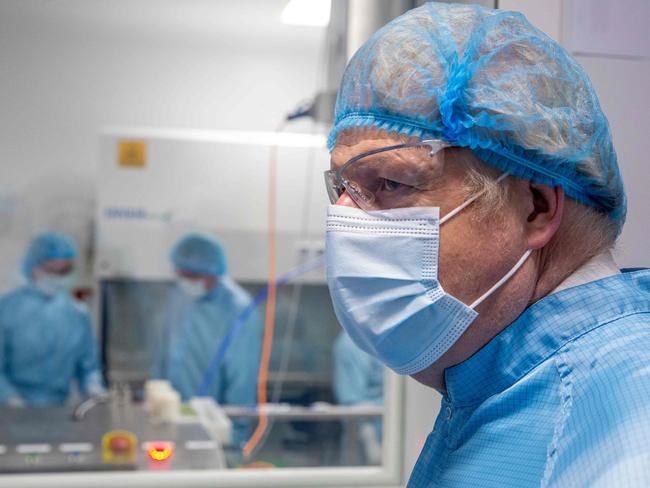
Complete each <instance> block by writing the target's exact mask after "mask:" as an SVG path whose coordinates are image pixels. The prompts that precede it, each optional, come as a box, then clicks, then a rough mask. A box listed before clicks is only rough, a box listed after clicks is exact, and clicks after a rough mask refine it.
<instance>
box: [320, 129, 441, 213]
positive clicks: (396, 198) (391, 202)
mask: <svg viewBox="0 0 650 488" xmlns="http://www.w3.org/2000/svg"><path fill="white" fill-rule="evenodd" d="M446 147H449V144H448V143H447V142H445V141H442V140H439V139H427V140H423V141H417V142H410V143H405V144H397V145H395V146H388V147H382V148H379V149H374V150H372V151H367V152H364V153H362V154H359V155H357V156H355V157H353V158H352V159H350V160H348V161H347V162H346V163H345V164H343V165H342V166H340V167H339V168H336V169H331V170H328V171H325V185H326V187H327V194H328V196H329V199H330V202H331V203H336V202H337V201H338V199H339V198H340V197H341V195H342V194H343V192H347V193H348V194H349V195H350V197H351V198H352V199H353V200H354V201H355V203H356V204H357V205H358V206H359V207H360V208H362V209H364V210H384V209H389V208H399V207H409V206H415V205H416V204H417V203H416V202H417V197H418V196H419V195H420V194H421V192H423V191H427V190H432V189H434V183H435V175H436V173H437V172H438V171H439V169H440V161H438V160H437V159H436V158H434V156H435V154H436V153H438V152H439V151H441V150H442V149H444V148H446ZM437 170H438V171H437Z"/></svg>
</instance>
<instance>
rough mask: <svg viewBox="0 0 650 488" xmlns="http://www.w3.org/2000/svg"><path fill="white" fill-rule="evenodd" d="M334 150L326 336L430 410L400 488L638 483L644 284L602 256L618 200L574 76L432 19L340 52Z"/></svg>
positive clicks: (616, 230)
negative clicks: (410, 390) (377, 365)
mask: <svg viewBox="0 0 650 488" xmlns="http://www.w3.org/2000/svg"><path fill="white" fill-rule="evenodd" d="M621 96H624V95H623V94H621ZM328 145H329V148H330V151H331V169H330V170H329V171H327V172H326V175H325V176H326V187H327V191H328V194H329V197H330V202H331V205H330V206H329V208H328V216H327V234H326V236H327V237H326V256H327V281H328V286H329V290H330V294H331V296H332V301H333V305H334V309H335V312H336V315H337V317H338V320H339V322H340V323H341V325H342V326H343V327H344V329H345V330H346V332H347V333H348V335H349V336H350V338H351V339H352V340H353V341H354V342H355V344H357V345H358V346H359V347H360V348H361V349H363V350H364V351H366V352H367V353H368V354H370V355H372V356H374V357H375V358H377V359H378V360H380V361H381V362H382V363H383V364H385V365H386V366H388V367H389V368H391V369H393V370H394V371H395V372H396V373H398V374H402V375H410V376H412V377H413V378H415V379H416V380H417V381H419V382H421V383H423V384H424V385H427V386H429V387H431V388H434V389H436V390H438V391H439V392H440V393H441V394H442V395H443V398H442V408H441V410H440V412H439V414H438V417H437V420H436V421H435V425H434V426H433V430H432V432H431V434H430V435H429V436H428V439H427V441H426V443H425V445H424V447H423V450H422V453H421V454H420V457H419V460H418V462H417V464H416V466H415V468H414V470H413V472H412V474H411V477H410V481H409V486H410V487H414V488H417V487H475V486H476V487H482V488H485V487H499V488H504V487H516V488H522V487H555V486H561V487H574V486H575V487H577V486H589V487H593V486H597V487H609V486H625V487H630V486H633V487H643V486H650V442H648V440H649V439H650V401H649V400H650V271H649V270H647V269H646V270H644V269H636V270H619V267H618V266H617V264H616V262H615V261H614V259H613V257H612V252H611V251H612V249H613V247H614V245H615V242H616V239H617V237H618V236H619V235H620V233H621V231H622V229H623V225H624V222H625V216H626V208H627V201H626V196H625V191H624V187H623V181H622V177H621V171H620V169H619V166H618V162H617V157H616V152H615V151H614V147H613V142H612V136H611V132H610V129H609V125H608V122H607V118H606V117H605V115H604V113H603V111H602V110H601V107H600V105H599V102H598V97H597V95H596V93H595V91H594V88H593V86H592V85H591V83H590V81H589V78H588V77H587V75H586V73H585V72H584V70H583V69H582V68H581V66H580V65H579V64H578V63H577V62H576V60H575V59H573V58H572V57H571V56H570V55H569V54H568V53H567V52H566V51H565V50H564V49H563V48H562V47H561V46H560V45H558V44H557V43H556V42H554V41H553V40H551V39H550V38H549V37H547V36H546V35H544V34H543V33H542V32H541V31H539V30H538V29H536V28H535V27H533V26H532V25H531V24H530V23H529V22H528V21H527V20H526V18H525V17H524V16H523V15H521V14H520V13H515V12H507V11H503V10H495V9H486V8H483V7H480V6H476V5H454V4H446V3H445V4H443V3H427V4H425V5H423V6H422V7H419V8H416V9H414V10H411V11H409V12H407V13H406V14H404V15H402V16H400V17H398V18H397V19H395V20H393V21H391V22H390V23H389V24H387V25H386V26H384V27H383V28H382V29H380V30H379V31H377V32H376V33H375V34H374V35H373V36H371V37H370V38H369V39H368V41H367V42H366V43H365V44H363V46H362V47H361V48H360V49H359V50H358V51H357V53H356V54H355V55H354V56H353V57H352V59H351V60H350V62H349V64H348V66H347V68H346V70H345V73H344V75H343V79H342V82H341V85H340V89H339V92H338V98H337V103H336V114H335V120H334V127H333V129H332V131H331V133H330V136H329V141H328ZM422 408H425V407H422ZM413 441H414V440H413ZM407 442H408V440H407Z"/></svg>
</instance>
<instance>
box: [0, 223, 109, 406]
mask: <svg viewBox="0 0 650 488" xmlns="http://www.w3.org/2000/svg"><path fill="white" fill-rule="evenodd" d="M76 257H77V248H76V246H75V244H74V242H73V241H72V240H71V239H70V238H69V237H67V236H65V235H63V234H58V233H54V232H49V233H44V234H41V235H38V236H37V237H35V238H34V239H33V240H32V241H31V243H30V244H29V247H28V249H27V252H26V254H25V257H24V259H23V263H22V272H23V275H24V277H25V279H26V280H27V284H25V285H24V286H22V287H20V288H18V289H17V290H14V291H12V292H10V293H8V294H6V295H4V296H3V297H2V298H0V403H2V404H4V405H11V406H25V405H30V406H40V405H62V404H64V403H65V402H66V400H67V399H68V394H69V391H70V385H71V383H72V381H73V380H76V382H77V385H78V387H79V390H80V392H81V393H82V394H84V395H88V396H101V395H104V394H105V393H106V392H105V389H104V384H103V380H102V376H101V372H100V368H99V363H98V360H97V347H96V343H95V337H94V335H93V331H92V328H91V323H90V317H89V314H88V311H87V309H86V307H85V306H84V305H83V304H81V303H79V302H77V301H76V300H75V299H74V298H73V297H72V296H71V295H70V289H71V287H72V284H73V274H72V273H73V270H74V260H75V258H76Z"/></svg>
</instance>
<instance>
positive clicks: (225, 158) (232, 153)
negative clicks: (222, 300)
mask: <svg viewBox="0 0 650 488" xmlns="http://www.w3.org/2000/svg"><path fill="white" fill-rule="evenodd" d="M100 139H101V140H100V158H99V169H98V179H97V210H96V212H97V213H96V233H95V250H96V251H95V252H96V256H95V259H94V262H95V276H96V279H97V282H98V289H99V310H98V313H97V319H98V320H97V322H98V323H99V324H100V331H101V339H102V340H101V343H102V358H103V363H104V366H105V371H106V375H107V378H108V380H109V382H111V383H113V382H120V383H122V382H127V383H130V384H131V385H132V387H133V388H134V391H135V392H136V394H137V391H138V385H140V384H141V383H142V382H143V381H144V380H145V379H146V378H147V377H148V375H149V371H150V369H151V365H152V362H153V361H154V360H155V354H156V351H157V350H158V349H159V347H160V340H161V339H160V338H161V337H162V336H163V327H164V323H165V315H166V313H167V310H166V308H165V306H164V304H166V303H168V301H169V298H170V295H171V293H172V292H173V287H174V282H173V278H174V272H173V271H174V270H173V269H172V266H171V264H170V259H169V258H170V251H171V249H172V247H173V245H174V243H175V242H177V241H178V240H179V239H180V238H181V237H183V236H184V235H186V234H187V233H189V232H202V233H204V234H208V235H211V236H213V237H214V238H216V239H217V240H218V241H219V242H221V243H222V245H223V247H224V249H225V252H226V256H227V262H228V273H229V274H230V276H231V277H232V278H233V279H234V280H235V281H237V282H238V283H239V284H241V285H242V286H244V287H245V288H247V289H248V291H249V292H250V293H251V295H254V294H255V293H256V292H258V291H259V290H260V289H261V288H263V287H264V286H266V284H267V282H268V255H269V254H268V247H269V245H268V240H269V229H270V228H271V227H275V236H276V269H277V276H278V277H281V276H282V275H283V274H285V273H287V272H289V271H291V270H293V269H295V268H296V266H299V265H301V264H304V263H306V262H309V261H314V260H315V259H318V258H319V256H322V253H323V248H324V233H325V232H324V229H325V215H326V205H327V203H328V199H327V194H326V191H325V188H324V184H323V172H324V171H325V170H326V169H328V168H329V154H328V152H327V149H326V147H325V137H324V136H323V135H311V134H297V133H270V132H232V131H230V132H228V131H189V130H153V129H124V128H122V129H119V128H114V129H107V130H105V131H103V132H102V133H101V136H100ZM271 185H272V186H271ZM271 188H273V190H274V191H273V192H271ZM272 193H274V194H275V198H274V200H273V201H271V200H270V198H271V197H270V195H271V194H272ZM271 207H274V208H275V216H274V218H273V220H272V221H270V220H269V219H270V218H272V217H270V214H269V209H270V208H271ZM314 268H315V269H314V270H313V271H311V272H308V273H303V274H300V275H298V276H296V277H295V278H294V279H293V280H292V283H294V284H295V283H300V285H301V292H300V293H301V300H300V301H301V303H300V305H296V304H295V303H294V302H295V297H294V294H293V293H292V292H291V291H290V290H289V289H288V288H282V289H280V290H279V299H278V304H277V307H276V310H277V312H276V313H277V318H278V319H277V322H278V324H277V328H276V337H277V339H278V341H282V340H283V339H282V338H283V337H284V336H285V335H286V334H285V332H286V329H285V328H287V327H290V328H291V331H292V332H291V336H292V341H294V345H295V347H293V348H291V357H290V358H289V361H290V365H291V366H290V368H291V374H290V375H289V377H290V379H291V380H292V381H293V382H294V384H295V385H296V387H297V389H298V390H300V391H303V392H304V387H305V385H311V386H312V387H314V388H315V387H316V386H315V385H320V386H319V388H320V393H319V392H318V391H315V392H314V393H313V394H314V395H315V397H316V398H317V399H326V398H324V397H322V395H321V393H324V392H325V391H330V390H331V376H330V372H331V370H332V364H331V361H332V359H331V348H330V347H329V346H328V345H329V344H331V343H332V342H333V340H334V338H335V336H336V334H337V333H338V331H339V326H338V324H337V322H336V318H335V316H334V314H333V311H332V308H331V303H330V299H329V294H328V291H327V287H326V285H325V281H324V271H323V267H322V266H314ZM261 307H263V303H262V305H261ZM296 307H297V308H296ZM260 311H262V310H260ZM276 351H278V349H277V348H276ZM282 361H283V359H282V358H281V357H280V355H279V354H278V353H274V355H273V356H272V360H271V368H272V371H273V369H277V368H276V366H277V367H279V365H280V363H281V362H282ZM285 364H286V358H285ZM285 391H287V390H285Z"/></svg>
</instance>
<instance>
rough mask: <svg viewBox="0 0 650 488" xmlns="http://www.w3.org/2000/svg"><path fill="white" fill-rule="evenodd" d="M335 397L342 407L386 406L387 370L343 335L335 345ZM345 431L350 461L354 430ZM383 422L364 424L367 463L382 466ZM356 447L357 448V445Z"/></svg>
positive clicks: (344, 455) (361, 433)
mask: <svg viewBox="0 0 650 488" xmlns="http://www.w3.org/2000/svg"><path fill="white" fill-rule="evenodd" d="M334 395H335V397H336V401H337V402H338V403H340V404H341V405H381V404H383V403H384V367H383V365H382V364H381V362H380V361H379V360H377V359H376V358H374V357H372V356H371V355H370V354H368V353H367V352H365V351H362V350H361V349H359V347H358V346H357V345H356V344H355V343H354V342H353V341H352V339H350V336H348V335H347V334H346V333H345V332H341V333H340V334H339V335H338V337H337V338H336V342H335V344H334ZM345 427H347V426H346V425H344V431H343V441H344V442H343V446H344V448H343V451H342V456H341V457H342V459H343V460H344V461H345V459H346V458H348V459H349V457H350V456H349V451H348V449H347V446H350V445H351V444H353V443H354V442H356V440H357V439H349V438H348V437H349V436H350V435H351V432H352V431H351V430H350V429H347V428H345ZM381 433H382V425H381V419H377V420H376V421H370V422H368V421H366V422H361V423H360V425H359V431H358V437H359V439H358V440H359V441H361V442H360V444H361V445H360V447H361V449H362V451H363V452H364V457H365V461H366V464H379V463H381ZM354 447H356V446H354Z"/></svg>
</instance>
